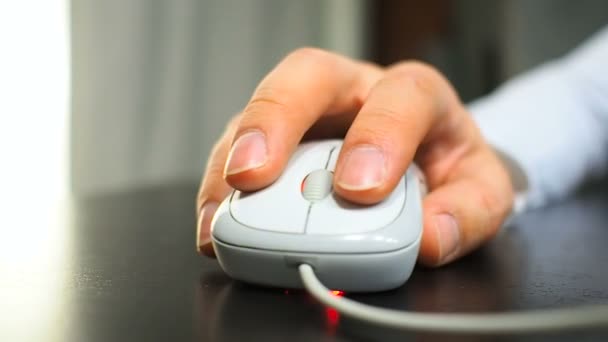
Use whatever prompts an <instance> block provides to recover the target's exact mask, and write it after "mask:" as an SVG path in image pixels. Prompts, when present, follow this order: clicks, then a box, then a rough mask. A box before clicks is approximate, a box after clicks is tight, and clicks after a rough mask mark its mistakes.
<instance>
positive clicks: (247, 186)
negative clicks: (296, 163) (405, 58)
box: [224, 48, 382, 191]
mask: <svg viewBox="0 0 608 342" xmlns="http://www.w3.org/2000/svg"><path fill="white" fill-rule="evenodd" d="M381 74H382V72H381V71H380V69H379V68H375V67H372V66H364V65H363V64H361V63H358V62H356V61H354V60H351V59H349V58H346V57H343V56H339V55H336V54H333V53H329V52H326V51H322V50H318V49H310V48H306V49H300V50H297V51H296V52H294V53H292V54H290V55H289V56H287V58H285V59H284V60H283V61H282V62H281V63H279V65H278V66H277V67H276V68H275V69H274V70H273V71H271V72H270V73H269V74H268V75H267V76H266V77H265V78H264V79H263V80H262V82H261V83H260V85H259V86H258V88H257V89H256V90H255V92H254V94H253V96H252V97H251V100H250V101H249V103H248V104H247V106H246V107H245V109H244V111H243V114H242V117H241V121H240V123H239V126H238V127H237V129H236V133H235V136H234V139H233V141H232V146H231V150H230V153H229V155H228V158H227V161H226V165H225V169H224V177H225V179H226V181H227V182H228V183H229V184H230V185H232V186H233V187H234V188H236V189H239V190H244V191H252V190H256V189H259V188H262V187H264V186H267V185H269V184H270V183H272V182H273V181H274V180H275V179H276V178H277V177H278V176H279V174H280V173H281V172H282V170H283V168H284V167H285V165H286V163H287V161H288V160H289V157H290V156H291V154H292V153H293V151H294V150H295V148H296V147H297V145H298V144H299V142H300V140H301V139H302V137H303V136H304V134H305V133H306V132H307V130H308V129H309V128H310V127H311V126H312V125H313V124H314V123H315V122H316V121H317V120H318V119H319V118H320V117H321V116H322V115H331V114H333V113H344V112H352V113H353V115H354V113H355V112H356V110H357V109H358V108H359V107H360V106H361V104H362V103H363V101H364V99H365V97H366V96H367V92H368V91H369V88H371V86H372V85H373V83H374V82H375V81H376V80H377V79H379V78H380V76H381Z"/></svg>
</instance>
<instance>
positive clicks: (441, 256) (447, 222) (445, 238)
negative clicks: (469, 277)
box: [418, 163, 513, 267]
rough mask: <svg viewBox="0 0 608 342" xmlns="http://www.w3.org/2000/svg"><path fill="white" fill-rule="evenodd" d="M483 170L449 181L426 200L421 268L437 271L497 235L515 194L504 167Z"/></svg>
mask: <svg viewBox="0 0 608 342" xmlns="http://www.w3.org/2000/svg"><path fill="white" fill-rule="evenodd" d="M483 169H485V170H483ZM483 169H478V172H475V173H474V174H472V175H471V174H470V176H463V177H458V178H456V179H453V180H450V181H447V182H446V183H444V184H442V185H440V186H439V187H437V188H436V189H433V190H432V191H431V192H430V193H429V194H428V195H427V197H426V198H425V199H424V201H423V208H424V209H423V212H424V219H423V225H424V227H423V233H422V242H421V246H420V254H419V258H418V259H419V261H420V262H421V263H422V264H424V265H426V266H431V267H435V266H441V265H444V264H446V263H449V262H451V261H454V260H456V259H458V258H459V257H461V256H463V255H465V254H467V253H468V252H470V251H472V250H473V249H475V248H477V247H479V246H480V245H481V244H483V243H484V242H486V241H488V240H490V239H491V238H492V237H494V236H495V235H496V233H497V232H498V230H499V228H500V226H501V224H502V222H503V221H504V219H505V218H506V217H507V215H508V213H509V212H510V210H511V205H512V199H513V194H512V190H511V187H510V182H509V179H508V176H507V174H506V172H505V171H504V170H503V169H502V167H501V165H499V164H495V163H489V164H487V165H486V167H485V168H483ZM480 175H481V176H480Z"/></svg>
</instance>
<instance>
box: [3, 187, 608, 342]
mask: <svg viewBox="0 0 608 342" xmlns="http://www.w3.org/2000/svg"><path fill="white" fill-rule="evenodd" d="M195 190H196V189H195V187H189V186H175V187H165V188H155V189H144V190H140V191H134V192H129V193H117V194H107V195H103V196H99V197H95V198H88V199H78V200H75V201H74V203H72V204H71V205H70V206H69V207H68V208H67V210H66V211H65V212H64V213H62V214H61V215H60V217H59V218H60V221H58V222H61V223H60V225H59V226H58V227H56V229H57V233H59V234H61V236H62V237H61V238H60V241H59V240H57V241H59V242H57V241H55V242H53V243H61V246H62V247H61V249H60V250H59V251H56V252H57V253H59V254H60V255H62V257H61V258H58V259H57V260H56V261H55V263H54V264H53V263H51V261H48V260H40V262H37V263H34V264H32V262H31V260H30V262H27V263H26V262H25V261H23V259H20V258H14V259H13V260H12V261H11V262H12V263H11V265H9V266H10V267H7V268H6V269H3V270H2V272H3V275H2V276H1V278H0V279H4V281H6V282H7V283H8V284H9V285H8V286H7V287H5V288H4V290H3V295H4V296H5V300H8V302H9V303H11V304H9V305H8V306H6V305H3V306H4V308H3V310H2V318H1V320H2V322H0V336H5V337H7V338H1V339H0V340H2V341H14V340H21V339H26V340H27V339H28V338H31V339H32V340H37V341H42V340H56V341H104V342H107V341H285V340H289V341H319V340H322V341H373V340H380V341H390V340H404V339H405V340H407V339H408V337H411V338H412V340H425V341H426V340H446V339H448V337H450V336H445V335H416V336H413V335H404V334H403V333H402V332H398V331H390V330H384V329H380V328H377V327H373V326H368V325H362V324H360V323H358V322H355V321H351V320H348V319H344V317H339V316H338V315H336V314H335V312H332V311H331V310H326V309H324V308H322V307H321V306H320V305H319V304H317V303H316V302H315V301H314V300H313V299H312V298H311V297H309V296H308V295H307V294H306V293H303V292H300V291H289V292H285V291H284V290H282V289H266V288H260V287H253V286H249V285H245V284H241V283H237V282H234V281H232V280H231V279H229V278H228V277H227V276H225V275H224V274H223V273H222V271H221V269H220V268H219V266H218V264H217V262H216V261H215V260H211V259H207V258H203V257H199V256H197V255H196V253H195V251H194V230H195V229H194V216H193V215H194V211H193V210H194V209H193V203H194V202H193V201H194V196H195ZM32 214H35V212H32ZM27 229H45V227H44V226H36V227H28V228H27ZM4 242H5V243H8V244H11V243H13V242H11V237H10V236H9V237H8V241H6V240H4ZM51 242H52V241H51ZM13 248H15V246H13ZM17 248H21V247H20V246H17ZM22 248H23V249H25V250H27V248H28V246H22ZM30 254H33V255H36V250H33V251H31V253H30ZM19 255H22V256H24V255H25V256H27V255H28V254H27V253H25V254H24V253H21V254H19ZM54 255H57V254H56V253H55V254H54ZM46 261H48V262H46ZM32 265H41V266H40V268H36V267H33V266H32ZM3 268H4V266H3ZM347 296H348V294H347ZM352 297H353V298H356V299H357V300H360V301H362V302H365V303H370V304H374V305H378V306H384V307H390V308H395V309H402V310H416V311H448V312H449V311H468V312H480V311H481V312H492V311H502V310H519V309H530V308H541V307H542V308H544V307H559V306H565V305H576V304H583V303H599V302H603V303H608V194H606V192H604V191H592V192H591V193H589V194H586V195H580V196H577V197H575V198H573V199H571V200H569V201H567V202H565V203H562V204H558V205H556V206H553V207H551V208H547V209H544V210H540V211H537V212H532V213H529V214H526V215H525V216H523V217H521V218H519V219H518V220H516V221H515V222H514V223H513V224H512V225H511V226H510V227H508V228H507V229H505V230H504V232H503V233H502V234H500V235H499V236H498V237H497V238H496V239H495V240H494V241H493V242H492V243H490V244H489V245H487V246H486V247H484V248H483V249H481V250H479V251H478V252H476V253H474V254H473V255H471V256H469V257H467V258H465V259H463V260H461V261H459V262H457V263H455V264H453V265H450V266H448V267H444V268H441V269H437V270H427V269H422V268H417V269H416V270H415V272H414V274H413V276H412V278H411V279H410V281H409V282H408V283H407V284H406V285H405V286H404V287H402V288H400V289H398V290H395V291H391V292H386V293H379V294H370V295H353V296H352ZM503 338H504V340H510V339H511V338H509V337H503ZM486 339H487V340H496V339H495V338H491V337H490V338H484V340H486ZM528 339H531V340H539V339H540V340H545V339H546V340H547V341H554V340H576V341H580V340H608V330H597V331H582V332H576V333H572V334H568V335H536V336H528V337H517V338H516V340H528ZM449 340H453V336H452V337H450V338H449ZM459 340H466V341H469V340H472V338H471V337H470V336H469V337H467V336H465V337H461V338H460V339H459Z"/></svg>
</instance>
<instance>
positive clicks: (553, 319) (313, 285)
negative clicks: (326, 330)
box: [298, 264, 608, 334]
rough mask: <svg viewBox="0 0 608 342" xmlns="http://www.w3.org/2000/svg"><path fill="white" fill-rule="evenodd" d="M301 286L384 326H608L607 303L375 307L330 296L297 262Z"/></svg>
mask: <svg viewBox="0 0 608 342" xmlns="http://www.w3.org/2000/svg"><path fill="white" fill-rule="evenodd" d="M298 269H299V272H300V276H301V278H302V282H303V283H304V287H305V288H306V289H307V290H308V291H309V292H310V293H311V294H312V295H313V296H314V297H315V298H317V300H319V301H320V302H322V303H323V304H325V305H327V306H330V307H332V308H334V309H336V310H337V311H338V312H340V313H342V314H344V315H346V316H350V317H352V318H355V319H359V320H363V321H366V322H370V323H374V324H379V325H383V326H388V327H393V328H398V329H404V330H410V331H426V332H442V333H468V334H503V333H504V334H515V333H532V332H555V331H563V330H569V329H581V328H590V327H600V326H604V327H605V326H608V305H594V306H585V307H576V308H564V309H547V310H535V311H524V312H520V313H518V312H511V313H483V314H452V313H446V314H442V313H413V312H405V311H397V310H390V309H383V308H378V307H374V306H370V305H366V304H362V303H359V302H356V301H353V300H351V299H348V298H344V297H336V296H333V295H332V294H331V292H330V290H329V289H328V288H327V287H325V286H324V285H323V284H322V283H321V282H320V281H319V279H318V278H317V277H316V275H315V273H314V270H313V268H312V267H311V266H310V265H306V264H302V265H300V266H299V268H298Z"/></svg>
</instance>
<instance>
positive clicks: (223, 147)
mask: <svg viewBox="0 0 608 342" xmlns="http://www.w3.org/2000/svg"><path fill="white" fill-rule="evenodd" d="M238 120H239V117H238V116H237V117H235V118H233V119H232V120H231V122H230V123H229V124H228V126H227V128H226V130H225V132H224V134H223V135H222V137H221V138H220V140H219V141H218V142H217V144H216V145H215V146H214V148H213V149H212V150H211V154H210V155H209V159H208V162H207V168H206V170H205V174H204V176H203V179H202V181H201V186H200V187H199V191H198V195H197V205H196V208H197V210H196V213H197V220H196V222H197V225H196V249H197V251H198V252H199V253H200V254H204V255H207V256H210V257H213V256H215V254H214V252H213V246H212V244H211V234H210V232H211V220H212V218H213V215H214V214H215V211H216V210H217V207H218V206H219V204H220V203H221V202H222V201H223V200H224V198H225V197H226V196H227V195H228V194H229V193H230V191H231V190H232V188H231V187H230V185H228V183H226V181H225V180H224V178H223V170H224V164H225V162H226V157H227V156H228V151H229V149H230V142H231V141H232V137H233V136H234V132H235V130H236V127H237V124H238Z"/></svg>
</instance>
